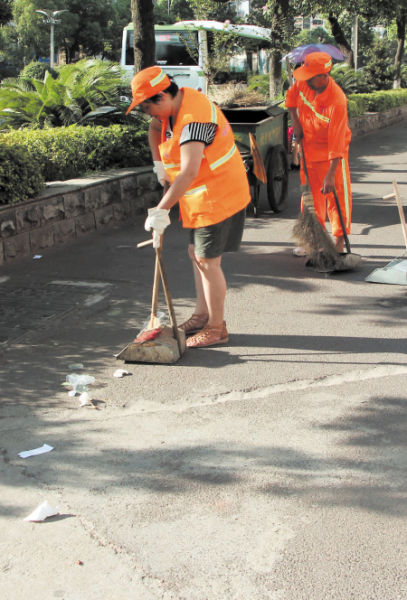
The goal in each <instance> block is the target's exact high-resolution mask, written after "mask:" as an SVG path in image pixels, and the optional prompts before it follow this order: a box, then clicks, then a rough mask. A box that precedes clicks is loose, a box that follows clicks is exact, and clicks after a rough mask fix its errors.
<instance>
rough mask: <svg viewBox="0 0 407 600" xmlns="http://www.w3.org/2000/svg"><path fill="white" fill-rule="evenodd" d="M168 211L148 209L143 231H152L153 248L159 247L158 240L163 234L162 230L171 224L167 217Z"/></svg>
mask: <svg viewBox="0 0 407 600" xmlns="http://www.w3.org/2000/svg"><path fill="white" fill-rule="evenodd" d="M169 212H170V211H169V210H166V209H164V208H149V209H148V217H147V219H146V221H145V223H144V229H145V230H146V231H151V229H152V230H153V247H154V248H159V247H160V238H161V236H162V234H163V233H164V230H165V228H166V227H168V225H169V224H170V223H171V221H170V217H169Z"/></svg>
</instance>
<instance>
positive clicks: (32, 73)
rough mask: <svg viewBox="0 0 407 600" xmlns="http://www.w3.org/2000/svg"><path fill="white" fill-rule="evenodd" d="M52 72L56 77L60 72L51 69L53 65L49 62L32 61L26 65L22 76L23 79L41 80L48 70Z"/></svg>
mask: <svg viewBox="0 0 407 600" xmlns="http://www.w3.org/2000/svg"><path fill="white" fill-rule="evenodd" d="M47 71H48V72H49V73H51V75H52V77H53V78H54V79H56V78H57V77H58V73H57V72H56V71H55V69H51V67H50V66H49V65H48V64H47V63H42V62H37V61H34V60H33V61H32V62H30V63H28V65H26V66H25V67H24V69H23V70H22V71H21V73H20V77H21V78H22V79H28V80H29V79H32V78H33V79H39V80H40V81H43V80H44V77H45V73H46V72H47Z"/></svg>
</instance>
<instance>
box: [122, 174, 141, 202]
mask: <svg viewBox="0 0 407 600" xmlns="http://www.w3.org/2000/svg"><path fill="white" fill-rule="evenodd" d="M137 188H138V186H137V178H136V176H135V175H131V176H129V177H124V178H123V179H122V180H121V181H120V196H121V199H122V201H129V202H131V201H132V200H133V198H134V197H135V196H136V194H137Z"/></svg>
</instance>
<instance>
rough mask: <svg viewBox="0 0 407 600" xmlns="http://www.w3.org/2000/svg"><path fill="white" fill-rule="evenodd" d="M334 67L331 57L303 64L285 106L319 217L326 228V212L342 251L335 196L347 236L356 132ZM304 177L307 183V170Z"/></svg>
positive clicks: (312, 58) (311, 58) (323, 55)
mask: <svg viewBox="0 0 407 600" xmlns="http://www.w3.org/2000/svg"><path fill="white" fill-rule="evenodd" d="M331 68H332V58H331V56H330V55H329V54H327V53H325V52H312V53H310V54H308V55H307V56H306V58H305V61H304V64H303V66H301V67H299V68H298V69H295V71H294V72H293V76H294V78H295V80H296V81H295V82H294V84H293V85H292V86H291V87H290V88H289V90H288V91H287V95H286V108H287V109H288V110H289V112H290V115H291V119H292V124H293V129H294V131H293V133H294V136H295V138H296V139H297V140H300V141H301V142H302V146H303V152H304V155H305V161H306V166H307V171H308V179H309V185H310V186H311V190H312V195H313V197H314V205H315V212H316V215H317V217H318V220H319V221H320V223H321V225H322V226H323V227H325V221H326V216H327V212H328V218H329V221H330V223H331V227H332V235H333V236H334V237H335V239H336V241H335V246H336V250H337V251H338V252H343V249H344V236H343V232H342V227H341V222H340V219H339V215H338V211H337V209H336V205H335V199H334V195H333V193H332V192H333V190H334V189H336V193H337V196H338V199H339V206H340V208H341V212H342V215H343V219H344V223H345V229H346V233H347V234H349V233H350V226H351V218H352V192H351V183H350V173H349V159H348V152H349V143H350V140H351V137H352V133H351V130H350V128H349V125H348V110H347V104H348V103H347V99H346V96H345V94H344V92H343V91H342V90H341V88H340V87H339V86H338V84H337V83H336V82H335V81H334V80H333V79H332V77H330V75H329V72H330V70H331ZM300 175H301V183H303V184H304V183H305V174H304V169H303V167H302V168H301V173H300ZM301 208H302V207H301ZM294 253H295V254H297V255H299V256H301V255H304V254H305V252H304V251H303V250H302V249H301V248H295V250H294Z"/></svg>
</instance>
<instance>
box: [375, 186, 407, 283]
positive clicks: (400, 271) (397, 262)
mask: <svg viewBox="0 0 407 600" xmlns="http://www.w3.org/2000/svg"><path fill="white" fill-rule="evenodd" d="M393 189H394V192H393V194H388V195H387V196H384V197H383V200H390V199H393V198H395V199H396V203H397V208H398V211H399V216H400V224H401V229H402V232H403V237H404V243H405V246H406V250H407V226H406V220H405V217H404V211H403V206H402V204H401V198H400V194H399V190H398V185H397V183H396V182H395V181H393ZM365 281H368V282H369V283H387V284H390V285H407V254H403V255H402V256H400V257H398V258H394V259H393V260H392V261H390V262H389V264H388V265H386V266H385V267H382V268H379V269H375V270H374V271H372V272H371V273H370V274H369V275H368V276H367V277H366V278H365Z"/></svg>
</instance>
